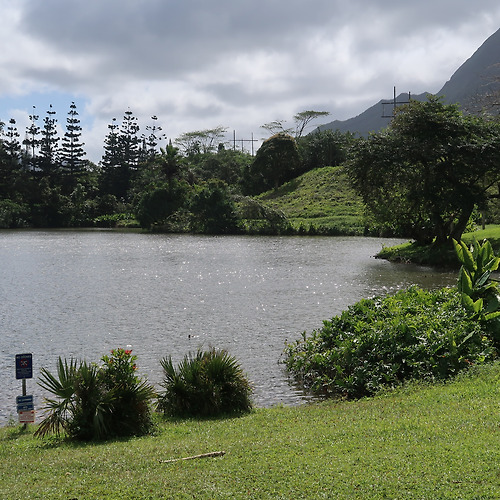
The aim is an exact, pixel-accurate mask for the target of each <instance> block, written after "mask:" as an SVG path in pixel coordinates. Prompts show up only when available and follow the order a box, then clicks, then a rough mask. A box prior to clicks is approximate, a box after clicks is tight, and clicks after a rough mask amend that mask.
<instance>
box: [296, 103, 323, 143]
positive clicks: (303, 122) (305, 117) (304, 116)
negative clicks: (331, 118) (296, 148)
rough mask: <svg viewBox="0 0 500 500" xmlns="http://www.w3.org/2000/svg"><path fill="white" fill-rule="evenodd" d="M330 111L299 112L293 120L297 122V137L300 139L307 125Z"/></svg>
mask: <svg viewBox="0 0 500 500" xmlns="http://www.w3.org/2000/svg"><path fill="white" fill-rule="evenodd" d="M329 114H330V113H329V112H328V111H313V110H308V111H301V112H300V113H297V114H296V115H295V116H294V117H293V120H294V122H295V139H300V138H301V137H302V134H303V133H304V130H305V129H306V127H307V126H308V125H309V123H311V122H312V121H313V120H315V119H316V118H319V117H320V116H328V115H329Z"/></svg>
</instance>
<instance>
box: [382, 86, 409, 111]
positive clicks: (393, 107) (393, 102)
mask: <svg viewBox="0 0 500 500" xmlns="http://www.w3.org/2000/svg"><path fill="white" fill-rule="evenodd" d="M410 101H411V93H410V92H408V100H407V101H398V100H397V98H396V86H395V85H394V96H393V98H392V101H388V102H383V103H382V118H392V117H393V116H394V115H395V114H396V108H397V107H398V106H401V105H402V104H409V102H410ZM390 105H392V113H390V114H387V113H386V110H385V107H386V106H390Z"/></svg>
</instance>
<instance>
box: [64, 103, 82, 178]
mask: <svg viewBox="0 0 500 500" xmlns="http://www.w3.org/2000/svg"><path fill="white" fill-rule="evenodd" d="M81 135H82V127H81V126H80V120H79V118H78V111H77V110H76V104H75V103H74V102H72V103H71V105H70V109H69V112H68V117H67V118H66V132H65V134H64V137H63V139H62V147H61V154H60V157H61V166H62V168H63V171H64V172H65V173H67V174H68V175H69V176H70V178H71V179H72V184H73V186H72V187H74V185H75V183H76V178H77V177H78V175H79V174H80V173H81V172H82V171H83V169H84V160H83V157H84V156H85V155H86V153H85V151H84V150H83V146H84V145H85V143H83V142H81V140H80V138H81Z"/></svg>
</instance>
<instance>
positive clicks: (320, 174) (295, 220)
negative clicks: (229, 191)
mask: <svg viewBox="0 0 500 500" xmlns="http://www.w3.org/2000/svg"><path fill="white" fill-rule="evenodd" d="M258 199H259V200H260V201H261V202H263V203H265V204H266V205H269V206H270V207H272V208H274V209H277V210H281V211H282V212H283V213H284V214H285V215H286V217H287V218H288V219H289V220H290V222H291V223H292V225H293V226H294V227H295V228H296V229H297V228H303V229H304V231H309V230H310V229H311V228H312V231H311V232H314V231H316V232H318V233H320V234H349V235H362V234H363V233H364V219H363V203H362V201H361V198H360V197H359V196H358V195H356V194H355V193H354V191H353V190H352V189H351V187H350V186H349V182H348V179H347V175H346V173H345V171H344V169H343V168H342V167H341V166H338V167H323V168H317V169H314V170H311V171H310V172H306V173H305V174H303V175H301V176H300V177H297V178H296V179H293V180H291V181H290V182H287V183H286V184H284V185H283V186H281V187H279V188H278V189H274V190H272V191H268V192H266V193H263V194H261V195H259V196H258Z"/></svg>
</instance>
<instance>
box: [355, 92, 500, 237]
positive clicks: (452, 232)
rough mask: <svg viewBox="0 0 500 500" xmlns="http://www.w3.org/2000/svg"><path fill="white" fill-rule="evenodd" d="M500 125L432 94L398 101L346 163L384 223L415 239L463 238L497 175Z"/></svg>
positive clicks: (363, 193) (371, 210) (361, 193)
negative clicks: (388, 122) (385, 124)
mask: <svg viewBox="0 0 500 500" xmlns="http://www.w3.org/2000/svg"><path fill="white" fill-rule="evenodd" d="M499 166H500V125H499V124H498V122H494V121H491V120H486V119H484V118H481V117H477V116H471V115H465V114H463V113H462V112H461V111H460V110H459V108H458V106H457V105H447V104H444V103H443V102H442V101H441V100H440V99H439V98H437V97H435V96H430V97H429V99H428V100H427V101H425V102H419V101H411V102H410V103H409V104H408V105H405V106H401V107H400V108H398V111H397V113H396V116H395V117H394V119H393V121H392V123H391V125H390V126H389V127H388V128H387V129H386V130H385V131H383V132H381V133H378V134H373V135H371V136H369V137H368V138H367V139H360V140H359V141H357V142H356V144H355V146H354V147H353V149H352V154H351V158H350V161H349V164H348V171H349V175H350V178H351V180H352V182H353V184H354V187H355V188H356V189H357V191H358V192H359V193H360V195H361V196H362V198H363V201H364V202H365V204H366V206H367V208H368V209H369V211H370V212H371V214H373V216H374V218H375V220H376V221H377V222H379V223H380V224H381V225H384V226H386V227H388V228H391V229H393V230H394V231H395V232H397V233H399V234H405V235H406V236H408V237H411V238H414V239H415V240H416V241H417V243H422V244H425V243H430V242H432V241H435V243H436V244H438V245H439V244H444V243H446V242H448V241H449V240H450V239H451V238H454V239H456V240H460V238H461V235H462V233H463V232H464V230H465V228H466V226H467V223H468V221H469V220H470V217H471V215H472V213H473V211H474V209H475V208H478V209H480V210H481V209H484V208H485V207H486V203H487V200H488V196H489V191H490V189H491V187H492V186H494V185H496V184H497V182H498V181H499V180H500V169H499Z"/></svg>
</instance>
